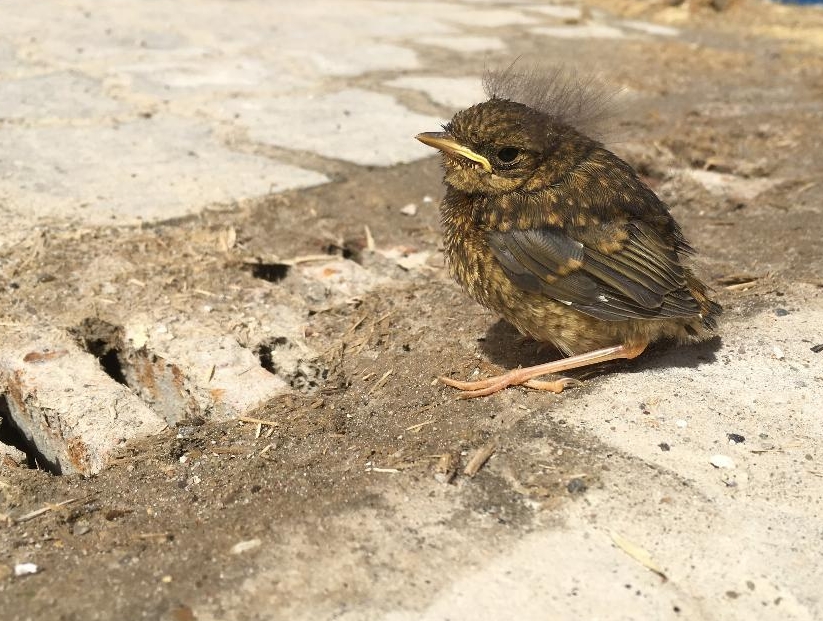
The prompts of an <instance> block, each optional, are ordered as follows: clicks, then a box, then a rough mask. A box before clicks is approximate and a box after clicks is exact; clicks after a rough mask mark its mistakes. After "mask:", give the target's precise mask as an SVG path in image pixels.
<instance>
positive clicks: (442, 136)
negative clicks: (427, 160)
mask: <svg viewBox="0 0 823 621" xmlns="http://www.w3.org/2000/svg"><path fill="white" fill-rule="evenodd" d="M415 138H417V139H418V140H419V141H420V142H422V143H423V144H425V145H428V146H430V147H434V148H435V149H440V150H441V151H444V152H446V153H449V154H451V155H459V156H460V157H465V158H466V159H467V160H471V161H472V162H477V163H478V164H480V165H481V166H482V167H483V170H485V171H486V172H491V171H492V165H491V164H490V163H489V160H487V159H486V158H485V157H483V156H482V155H480V154H478V153H475V152H474V151H472V150H471V149H469V148H468V147H464V146H463V145H462V144H460V143H459V142H455V140H454V138H452V137H451V135H450V134H447V133H446V132H424V133H422V134H417V136H415Z"/></svg>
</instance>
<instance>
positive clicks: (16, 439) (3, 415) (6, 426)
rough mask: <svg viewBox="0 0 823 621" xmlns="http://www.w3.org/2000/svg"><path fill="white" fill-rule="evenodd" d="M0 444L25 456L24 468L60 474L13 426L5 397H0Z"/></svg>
mask: <svg viewBox="0 0 823 621" xmlns="http://www.w3.org/2000/svg"><path fill="white" fill-rule="evenodd" d="M0 443H2V444H5V445H7V446H13V447H14V448H16V449H18V450H20V451H22V452H23V453H24V454H25V455H26V461H25V462H24V464H25V466H26V467H28V468H39V469H41V470H45V471H46V472H50V473H51V474H61V472H60V466H59V465H56V464H53V463H51V462H50V461H49V460H47V459H46V458H45V457H44V456H43V454H42V453H41V452H40V451H39V450H37V447H36V446H35V445H34V443H33V442H30V441H29V439H28V438H27V437H26V435H25V434H24V433H23V432H22V430H21V429H20V428H19V427H18V426H17V425H16V424H15V422H14V419H13V418H12V417H11V411H10V410H9V403H8V400H7V399H6V396H5V395H0Z"/></svg>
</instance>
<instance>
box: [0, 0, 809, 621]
mask: <svg viewBox="0 0 823 621" xmlns="http://www.w3.org/2000/svg"><path fill="white" fill-rule="evenodd" d="M643 6H644V7H645V4H644V5H643ZM620 10H621V11H623V13H624V14H625V16H626V17H627V18H638V19H639V18H642V19H648V20H652V22H653V23H656V24H659V25H661V26H667V27H671V26H672V21H673V19H674V17H673V15H675V14H674V13H672V12H671V10H670V9H668V8H665V7H652V8H649V7H645V8H642V10H641V7H639V6H638V5H637V4H635V3H626V4H625V5H622V6H621V7H620ZM676 15H677V19H678V20H679V21H678V23H677V24H676V25H677V27H678V28H683V29H684V32H685V33H686V34H685V35H683V36H680V37H675V38H657V39H642V40H637V41H627V42H623V43H621V44H620V45H615V46H614V47H610V48H609V49H608V52H606V51H605V48H603V47H601V46H598V45H592V46H589V47H585V48H580V49H579V50H578V53H577V54H576V58H575V59H574V60H576V61H578V62H580V63H581V64H583V65H589V66H591V65H597V66H598V67H599V69H600V71H601V72H602V73H604V74H606V75H608V76H609V79H610V80H611V81H612V82H614V83H616V84H620V85H622V86H623V87H624V88H625V91H624V94H623V95H622V96H621V97H620V98H619V99H618V103H619V104H620V105H619V108H620V110H619V113H618V114H617V116H616V117H615V118H614V120H613V121H612V124H611V126H610V128H609V132H608V134H607V136H606V140H607V141H608V143H609V144H610V145H611V147H612V148H613V149H614V150H615V151H616V152H617V153H619V154H620V155H621V156H623V157H624V158H626V159H627V160H628V161H629V162H630V163H632V164H633V165H635V166H636V167H637V168H638V170H640V171H641V172H642V174H643V175H644V177H645V178H646V179H647V181H648V182H649V183H650V184H651V185H652V187H654V188H655V190H656V191H657V192H658V193H659V194H660V195H661V197H663V198H664V200H666V201H667V202H668V204H669V205H670V206H671V209H672V212H673V213H674V214H675V216H676V217H677V219H678V220H679V221H680V222H681V224H682V226H683V229H684V231H685V232H686V234H687V236H688V237H689V239H690V240H691V241H692V242H693V244H694V245H695V246H696V247H697V248H698V249H699V254H698V255H697V257H696V258H695V269H696V271H698V272H699V273H700V274H701V275H703V276H704V277H705V279H706V280H707V282H709V283H710V284H711V286H712V287H714V289H715V290H716V295H717V297H718V299H719V301H720V302H721V303H722V304H723V306H724V308H725V313H724V315H723V317H722V320H721V324H720V336H719V337H718V338H716V339H714V340H712V341H709V342H706V343H703V344H701V345H698V346H694V347H686V348H679V349H673V348H670V347H667V346H665V345H662V346H660V347H657V348H655V349H653V350H652V351H650V352H648V353H647V354H644V355H643V356H642V357H641V358H639V359H638V360H636V361H633V362H632V363H627V364H615V365H611V366H607V367H605V368H602V369H598V370H596V371H594V372H593V371H588V372H585V373H582V374H580V375H578V377H580V378H581V379H583V380H584V383H583V386H582V387H580V388H575V389H573V390H569V391H567V392H566V393H564V394H562V395H549V394H540V393H535V392H532V391H528V390H525V389H510V390H506V391H505V392H503V393H501V394H498V395H495V396H493V397H490V398H485V399H478V400H472V401H456V400H454V394H453V393H452V391H451V390H449V389H447V388H444V387H442V386H441V385H439V384H437V383H436V381H435V378H436V376H437V375H439V374H441V373H449V374H453V375H456V376H463V377H468V376H470V375H472V374H473V373H474V372H476V371H477V372H479V373H480V374H488V373H493V372H495V371H496V370H499V368H501V367H503V368H510V367H513V366H517V365H518V364H522V365H525V364H529V363H534V362H536V361H539V360H543V359H545V357H546V356H551V355H555V354H554V353H553V352H551V351H549V352H547V351H542V350H540V349H539V348H538V347H536V346H535V345H533V344H530V343H523V342H522V341H520V340H519V339H518V337H517V335H516V333H514V331H513V330H512V328H510V327H509V326H507V325H505V324H503V323H502V322H499V321H498V320H497V318H496V317H494V316H493V315H491V314H490V313H488V312H486V311H484V310H483V309H481V308H479V307H477V306H476V305H474V304H473V303H469V302H468V301H467V299H466V298H465V297H464V295H463V293H462V292H461V291H460V290H459V288H458V287H457V286H456V285H455V284H453V283H452V282H451V281H450V279H449V277H448V274H447V273H446V270H445V268H444V266H443V260H442V252H441V250H440V238H439V220H438V214H437V202H438V201H439V198H440V196H441V195H442V187H441V185H440V170H439V163H438V162H437V160H436V159H435V158H432V159H429V160H424V161H420V162H414V163H410V164H400V165H396V166H392V167H389V168H375V167H364V166H354V165H350V164H345V163H335V164H334V165H333V167H332V168H334V181H333V182H332V183H329V184H326V185H322V186H319V187H316V188H311V189H301V190H294V191H291V192H286V193H281V194H276V195H270V196H265V197H262V198H257V199H254V200H249V201H246V202H244V203H243V204H241V205H240V206H235V207H231V208H224V209H212V210H209V211H206V212H204V213H201V214H200V215H198V216H195V217H189V218H182V219H178V220H175V221H172V222H165V223H159V224H157V225H150V226H142V227H135V228H131V227H126V228H122V227H120V228H115V227H111V228H107V227H85V228H79V229H78V228H73V227H68V228H66V227H63V228H58V229H54V230H41V231H40V232H39V233H38V234H37V235H31V236H28V237H25V238H24V239H22V240H21V241H20V243H18V244H17V245H15V246H14V247H12V248H10V249H6V250H4V255H3V265H4V272H3V275H2V276H1V277H0V285H2V287H3V289H4V291H5V292H6V293H5V295H4V297H3V298H1V299H0V308H2V315H3V316H4V317H6V318H8V321H9V322H13V321H20V320H23V319H24V318H27V319H28V318H31V317H32V316H36V317H37V318H38V319H39V320H40V321H43V322H44V323H48V324H50V325H57V326H60V327H62V328H66V329H73V330H74V331H75V333H76V334H80V335H81V337H82V335H83V334H84V333H83V328H82V326H84V325H85V326H87V327H88V325H89V324H88V323H85V324H84V320H88V318H90V317H92V318H97V319H98V320H100V321H106V322H111V323H112V324H116V323H117V322H118V320H119V316H118V312H120V311H118V310H117V309H118V308H123V307H128V309H129V312H130V313H133V314H140V313H142V314H143V315H144V316H146V317H152V313H153V312H154V309H156V308H158V306H159V305H163V307H164V308H166V309H168V308H171V309H172V311H174V312H177V313H178V314H179V315H180V317H188V318H194V319H195V320H197V318H199V317H206V316H207V315H211V316H216V317H220V318H223V317H229V318H231V319H230V320H226V330H227V333H230V334H232V335H234V336H235V337H236V338H237V339H238V341H239V342H241V343H244V344H246V345H247V346H249V347H252V346H254V345H255V344H259V343H258V341H257V340H256V339H257V338H258V332H259V325H260V322H263V321H266V320H271V318H272V317H274V316H277V314H278V313H282V314H289V313H291V315H290V317H291V316H292V315H293V317H292V319H291V320H290V321H291V323H288V325H289V326H291V327H290V328H289V330H290V331H289V332H288V334H286V332H284V333H283V334H282V335H272V336H274V337H276V336H282V340H279V341H278V340H277V339H276V338H274V339H273V340H271V341H269V342H268V345H269V347H271V348H274V349H277V348H278V347H281V348H282V347H285V348H291V349H295V350H300V351H303V350H302V349H301V348H305V351H306V352H313V353H312V354H311V355H308V354H307V355H306V356H305V358H306V359H305V360H303V359H302V358H300V364H302V365H303V366H302V367H301V366H300V364H298V365H297V366H296V367H290V368H289V370H288V372H284V371H283V370H282V369H278V368H273V369H269V370H270V371H272V372H274V373H275V374H278V373H279V374H280V376H282V377H283V379H285V380H286V381H289V382H291V383H292V385H294V386H295V390H293V391H290V392H289V393H287V394H283V395H281V396H279V397H277V398H276V399H273V400H272V401H271V402H269V403H267V404H265V405H264V406H262V407H260V408H259V409H257V410H256V411H254V412H252V413H251V415H252V416H253V417H255V418H257V419H260V420H263V421H268V422H266V423H265V424H263V425H257V424H255V423H248V422H246V423H243V422H238V421H236V420H232V421H226V422H221V423H213V422H205V423H204V421H203V420H200V419H198V418H197V417H191V418H186V417H181V418H183V420H182V421H181V422H179V423H178V425H177V426H176V427H174V428H172V429H169V430H168V431H167V432H165V433H164V434H163V435H162V436H161V437H156V438H149V439H145V440H142V441H139V442H134V443H131V444H129V445H128V446H126V447H123V449H122V451H121V453H120V454H119V455H118V456H117V458H116V459H115V460H114V461H113V462H112V463H111V464H110V466H109V467H108V468H107V469H105V470H104V471H103V472H101V473H100V474H98V475H95V476H92V477H80V476H76V475H75V476H56V475H53V474H49V473H48V472H45V471H43V470H38V469H34V468H28V467H26V466H25V464H21V465H20V466H19V467H17V465H16V464H15V462H14V460H12V459H9V458H7V459H5V460H4V462H3V463H2V465H0V512H1V513H2V517H3V521H4V524H3V525H2V526H1V527H0V528H2V533H3V534H2V538H0V603H2V608H3V610H4V611H5V612H4V615H6V616H5V618H8V619H10V620H11V619H15V620H17V619H20V620H22V619H40V618H46V617H48V618H56V619H65V620H68V619H84V620H85V619H114V618H118V619H138V618H149V619H173V620H177V621H182V620H189V619H215V620H216V619H347V620H355V619H385V620H391V621H400V620H405V619H431V620H435V619H437V620H442V619H461V618H476V619H500V618H517V619H546V618H549V619H554V618H558V619H560V618H567V619H568V618H581V619H781V620H783V619H785V620H789V619H791V620H794V619H798V620H813V619H821V618H823V596H821V589H820V585H821V584H823V562H821V560H820V559H821V558H823V526H821V525H822V524H823V519H822V518H823V515H822V514H823V452H821V449H820V442H821V439H823V422H822V421H823V417H821V409H820V408H821V406H820V403H821V397H823V352H821V351H815V350H816V349H817V348H815V346H816V345H819V344H821V343H823V244H821V242H820V240H821V239H823V214H822V213H821V210H822V209H823V208H822V207H821V205H823V184H821V183H820V179H821V175H823V165H822V164H821V162H820V158H819V157H818V154H819V153H820V152H821V149H823V144H822V142H823V138H822V137H821V136H822V134H821V132H820V129H819V128H820V127H823V104H821V101H823V87H821V85H823V39H821V35H820V33H821V32H823V15H821V13H820V12H819V11H818V12H816V13H803V12H802V10H801V9H797V8H782V7H773V6H769V5H761V4H755V3H739V4H736V5H733V6H732V7H731V8H729V9H728V10H727V11H724V12H714V11H711V10H708V9H707V10H703V9H699V8H697V9H695V10H694V11H693V12H691V13H689V15H688V16H687V17H686V18H685V19H686V21H685V22H683V19H684V17H683V14H682V13H678V14H676ZM809 15H812V17H809ZM501 32H503V35H504V36H505V37H506V40H507V41H508V42H509V44H510V46H511V48H512V51H513V52H515V53H527V52H529V53H532V54H535V53H538V55H540V56H544V57H559V58H564V59H567V60H571V59H570V58H569V56H570V53H569V51H568V50H567V49H566V48H567V45H568V42H567V41H563V40H560V39H553V38H547V37H544V36H537V35H529V34H523V33H522V32H520V31H519V30H518V29H517V27H516V26H511V27H508V28H504V29H501ZM426 53H427V54H429V57H427V62H428V63H431V64H434V65H439V66H441V67H443V68H444V72H445V73H447V74H454V75H455V76H458V75H459V74H460V73H461V72H462V71H465V70H468V69H471V70H476V69H477V68H478V66H479V65H482V63H480V61H479V60H476V59H472V58H467V57H466V56H464V55H460V54H458V53H456V52H449V51H446V50H443V49H434V48H432V49H431V50H428V51H427V52H426ZM499 60H501V61H502V60H504V57H503V55H502V54H501V58H500V59H499ZM384 77H385V76H379V79H381V80H382V79H384ZM375 79H378V78H375ZM413 105H416V106H418V108H419V110H420V112H421V113H432V114H434V113H438V112H442V110H443V108H442V106H441V107H438V104H436V103H432V102H431V101H428V100H424V99H423V98H421V99H420V100H419V101H418V102H417V103H416V104H413ZM419 129H420V131H425V130H432V129H436V128H433V127H421V128H419ZM410 203H414V204H415V205H416V207H417V209H416V213H415V214H414V215H406V214H404V213H401V209H402V208H403V207H405V206H406V205H408V204H410ZM406 211H408V210H406ZM366 226H368V228H369V231H370V233H371V235H372V236H373V239H374V246H375V248H376V249H375V250H370V249H369V248H368V240H367V238H366V235H365V233H364V230H365V228H364V227H366ZM227 232H230V233H227ZM227 235H230V236H231V239H232V240H236V241H233V242H232V243H227V242H226V239H227ZM324 253H325V254H328V255H329V257H330V260H333V261H334V262H333V263H324V264H323V269H325V270H331V271H330V272H326V273H325V274H320V275H318V273H317V272H316V270H317V269H319V268H316V267H315V264H314V263H311V262H306V263H305V264H298V265H294V266H291V267H283V265H284V264H283V263H282V260H283V259H284V258H289V257H297V256H313V255H317V254H324ZM404 259H406V260H408V261H404ZM254 265H258V266H259V265H264V266H268V267H267V268H266V269H263V268H260V267H257V268H254V267H253V266H254ZM278 266H279V267H278ZM324 277H329V278H331V279H332V280H333V281H334V282H333V284H327V285H324V284H323V280H322V278H324ZM198 292H199V293H198ZM203 292H205V293H203ZM206 294H209V295H206ZM95 296H96V297H97V298H99V297H101V296H104V297H106V298H107V299H109V298H110V299H114V300H115V301H116V304H109V305H106V304H102V305H101V304H100V303H99V300H98V302H94V299H95ZM206 306H208V309H205V307H206ZM172 311H168V310H167V311H164V312H167V313H168V312H172ZM215 314H216V315H215ZM203 321H208V320H207V319H203ZM221 321H223V320H222V319H221ZM256 326H257V327H256ZM78 331H79V332H78ZM301 389H302V390H301ZM90 415H91V414H90ZM484 450H487V451H488V452H490V453H491V457H490V458H489V459H488V461H487V462H486V463H485V465H484V466H483V467H482V468H481V469H480V470H479V472H478V473H477V474H476V475H475V476H473V477H472V476H467V475H465V474H464V473H463V469H464V468H465V466H466V465H467V463H468V462H469V460H471V458H472V457H473V456H474V455H475V454H476V453H477V452H478V451H484ZM718 456H720V458H718ZM712 462H714V464H715V465H713V463H712ZM716 465H720V466H722V467H716ZM69 500H71V502H69V503H67V504H66V505H64V506H58V505H57V504H56V503H60V502H63V501H69ZM40 508H46V509H47V510H46V511H44V512H42V513H39V514H37V515H34V516H27V514H29V513H30V512H32V511H36V510H37V509H40ZM23 516H27V517H28V519H25V520H21V519H20V518H21V517H23ZM22 563H34V564H36V566H37V572H36V573H34V574H33V575H26V576H15V575H14V574H15V568H16V567H17V566H19V565H20V564H22Z"/></svg>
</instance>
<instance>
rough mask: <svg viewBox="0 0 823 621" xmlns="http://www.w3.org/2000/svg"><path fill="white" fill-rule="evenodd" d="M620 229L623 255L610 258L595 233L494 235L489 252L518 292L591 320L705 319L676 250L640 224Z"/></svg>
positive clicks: (614, 253) (515, 231)
mask: <svg viewBox="0 0 823 621" xmlns="http://www.w3.org/2000/svg"><path fill="white" fill-rule="evenodd" d="M619 228H620V231H621V234H620V237H621V238H623V239H622V241H621V242H620V243H619V244H614V245H615V246H619V248H617V249H614V248H609V250H608V251H603V250H602V248H604V247H607V245H600V244H598V243H596V238H594V239H593V237H592V229H591V228H589V229H586V230H583V229H579V230H578V231H575V230H574V229H570V230H565V229H561V228H553V227H541V228H534V229H516V228H514V229H510V230H508V231H494V232H492V233H490V235H489V244H490V246H491V249H492V251H493V252H494V255H495V257H497V260H498V261H499V262H500V265H501V266H502V267H503V270H504V272H505V273H506V275H507V276H508V278H509V280H511V281H512V282H513V283H514V284H515V285H517V286H518V287H520V288H522V289H524V290H526V291H531V292H535V293H542V294H544V295H547V296H549V297H551V298H553V299H555V300H557V301H559V302H562V303H564V304H567V305H569V306H571V307H572V308H575V309H577V310H579V311H581V312H583V313H586V314H587V315H591V316H592V317H597V318H598V319H604V320H609V321H617V320H623V319H637V318H665V317H693V316H697V315H699V314H700V306H699V304H698V303H697V301H696V300H695V299H694V297H693V296H692V295H691V293H690V292H689V289H688V287H687V286H686V270H685V269H684V268H683V266H682V265H681V264H680V259H679V257H678V251H677V248H675V247H673V246H672V245H671V244H667V243H666V242H665V241H664V240H663V238H662V237H661V235H660V234H659V233H657V231H656V230H655V229H653V228H652V227H650V226H648V225H647V224H645V223H644V222H642V221H640V220H633V221H629V222H626V223H625V224H623V225H622V226H620V227H619ZM612 230H613V229H612ZM602 234H603V235H608V234H609V229H608V228H603V229H602ZM581 240H582V241H581ZM598 246H599V247H600V248H601V250H598V249H597V247H598Z"/></svg>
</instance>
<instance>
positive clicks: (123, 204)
mask: <svg viewBox="0 0 823 621" xmlns="http://www.w3.org/2000/svg"><path fill="white" fill-rule="evenodd" d="M0 151H2V152H4V153H11V154H13V157H12V158H4V159H3V160H0V200H1V201H2V202H3V203H4V204H5V209H7V210H9V211H11V213H12V214H15V217H16V218H20V217H25V218H26V219H27V220H28V221H32V220H37V219H39V218H50V219H54V218H60V217H62V218H66V217H68V218H69V219H72V220H82V221H85V222H87V223H93V224H134V223H136V222H139V221H151V220H160V219H171V218H177V217H180V216H185V215H188V214H192V213H196V212H198V211H200V210H201V209H202V208H203V206H204V205H208V204H214V203H232V202H236V201H239V200H243V199H244V198H250V197H253V196H259V195H261V194H266V193H268V192H272V191H282V190H285V189H290V188H298V187H308V186H312V185H317V184H319V183H324V182H325V181H327V177H326V176H325V175H323V174H320V173H317V172H314V171H310V170H305V169H302V168H297V167H295V166H291V165H287V164H282V163H279V162H273V161H271V160H269V159H267V158H263V157H258V156H254V155H247V154H243V153H238V152H236V151H233V150H230V149H229V148H227V147H226V146H224V145H223V143H222V142H221V141H220V140H219V139H218V138H217V137H216V136H215V135H214V134H213V132H212V130H210V129H209V128H208V127H207V126H204V125H203V124H201V123H197V122H193V121H190V120H187V119H180V118H175V117H171V116H167V115H159V116H158V117H157V118H152V119H150V120H149V119H141V120H136V121H129V122H125V123H113V122H105V123H103V124H101V125H99V126H85V127H75V126H46V127H38V128H25V127H19V126H10V127H7V128H6V129H5V130H4V131H3V132H2V133H0Z"/></svg>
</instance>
